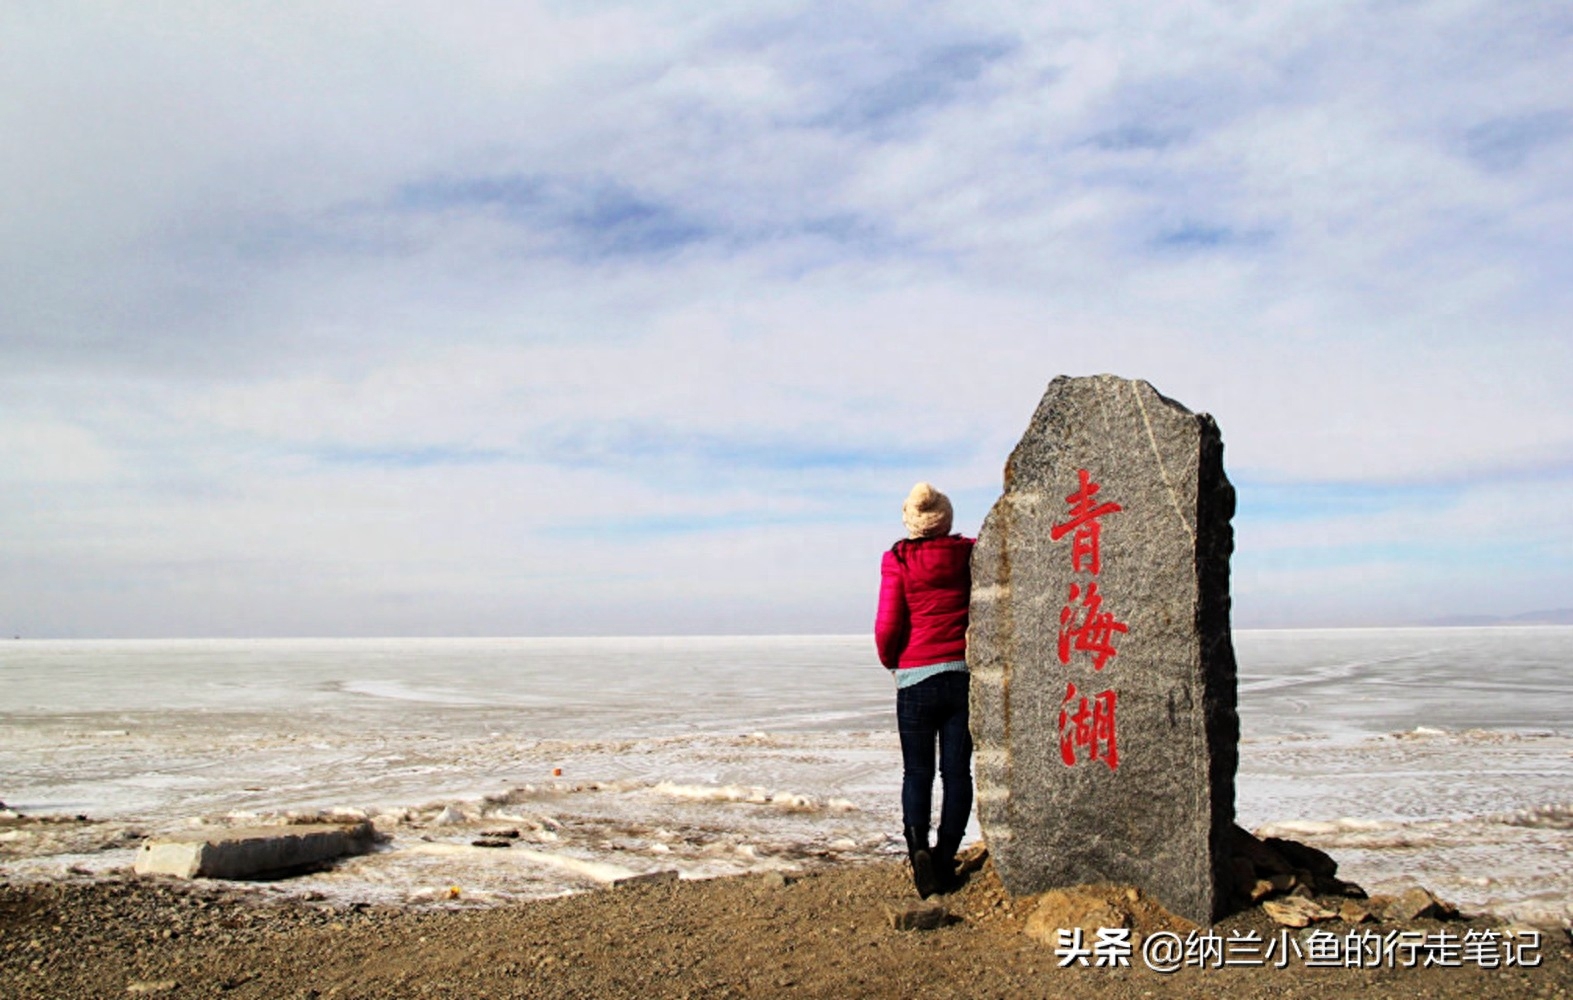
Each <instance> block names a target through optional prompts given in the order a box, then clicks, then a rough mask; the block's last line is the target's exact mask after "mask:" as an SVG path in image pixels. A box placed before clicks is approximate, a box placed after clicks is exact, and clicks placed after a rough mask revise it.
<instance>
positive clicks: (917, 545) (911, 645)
mask: <svg viewBox="0 0 1573 1000" xmlns="http://www.w3.org/2000/svg"><path fill="white" fill-rule="evenodd" d="M972 543H973V540H972V539H970V538H964V537H962V536H961V535H949V536H946V537H943V538H923V539H915V540H911V539H903V540H902V541H899V542H897V543H896V545H895V547H894V548H892V549H891V550H890V551H888V552H886V553H885V558H884V561H883V562H882V563H881V564H880V567H879V574H880V580H879V615H878V617H876V618H875V619H874V644H875V645H876V646H878V647H879V662H881V663H883V664H884V665H885V666H887V667H890V668H892V669H894V668H897V667H926V666H928V665H929V664H931V663H945V662H946V661H949V660H961V659H965V658H966V655H967V604H968V602H969V601H970V600H971V599H972Z"/></svg>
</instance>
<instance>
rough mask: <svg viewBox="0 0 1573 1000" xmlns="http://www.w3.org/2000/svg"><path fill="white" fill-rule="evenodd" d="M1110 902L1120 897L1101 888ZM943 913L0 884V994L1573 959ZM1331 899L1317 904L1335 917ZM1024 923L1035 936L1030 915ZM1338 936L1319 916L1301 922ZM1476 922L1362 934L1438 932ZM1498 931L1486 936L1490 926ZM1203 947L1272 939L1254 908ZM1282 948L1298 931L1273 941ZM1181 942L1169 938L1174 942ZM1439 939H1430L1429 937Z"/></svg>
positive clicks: (886, 877)
mask: <svg viewBox="0 0 1573 1000" xmlns="http://www.w3.org/2000/svg"><path fill="white" fill-rule="evenodd" d="M1104 892H1105V893H1106V894H1112V895H1110V897H1109V898H1111V899H1116V900H1118V898H1119V894H1121V893H1124V892H1125V890H1122V889H1118V888H1110V889H1107V890H1104ZM940 901H941V902H942V903H944V905H945V907H946V909H947V912H948V918H947V920H946V922H945V923H944V924H943V925H942V926H939V927H937V928H934V929H931V930H898V929H896V928H895V927H894V926H892V920H891V916H890V910H891V908H892V907H896V908H900V907H902V906H904V905H906V904H909V903H913V902H916V897H915V896H914V895H913V893H912V890H911V887H910V883H909V881H908V875H907V872H906V868H905V866H904V865H901V864H895V863H888V864H876V865H866V866H858V867H847V868H841V869H833V870H829V871H823V872H818V873H815V874H811V875H805V876H803V877H801V878H796V879H791V878H783V877H782V876H780V875H765V876H748V877H739V878H731V879H716V880H712V881H705V882H698V881H694V882H686V881H685V882H667V883H653V884H643V885H631V886H623V887H619V888H609V889H602V890H597V891H592V892H586V893H583V894H580V895H576V896H567V897H561V898H556V899H549V900H540V901H535V902H530V903H523V904H516V905H507V906H497V907H491V908H485V909H481V908H466V907H464V906H463V905H462V904H463V901H462V899H461V900H459V901H457V902H456V903H454V904H453V906H452V908H450V909H427V910H412V909H408V908H396V907H364V906H362V907H351V908H347V909H345V908H332V907H329V906H327V905H326V904H324V903H321V902H316V903H312V902H301V901H292V902H283V903H279V902H272V901H268V900H267V899H266V894H262V893H257V892H255V891H251V890H248V889H246V888H244V887H237V886H233V885H227V884H225V883H219V882H208V881H197V882H192V883H179V882H174V881H164V880H147V879H138V878H135V877H134V876H131V875H129V874H127V875H125V876H123V877H114V878H110V879H107V880H106V879H82V880H77V881H57V882H48V883H37V884H28V885H21V884H8V883H5V882H0V997H7V998H22V997H93V998H100V997H126V996H169V997H237V998H239V997H255V998H291V997H336V998H351V997H463V998H488V997H489V998H497V997H641V998H645V997H836V998H845V997H945V998H954V997H979V998H986V997H1000V998H1007V997H1008V998H1011V1000H1020V998H1030V997H1075V998H1078V1000H1082V998H1100V997H1110V998H1120V1000H1135V998H1146V997H1217V996H1229V997H1240V998H1258V997H1259V998H1268V997H1272V998H1281V997H1309V998H1329V1000H1330V998H1335V997H1336V998H1344V997H1361V996H1371V997H1472V998H1473V997H1484V998H1498V997H1500V998H1507V997H1552V998H1556V997H1568V996H1569V994H1570V992H1573V947H1570V941H1569V938H1568V936H1567V934H1566V933H1565V932H1564V931H1561V930H1547V931H1546V932H1545V933H1544V934H1543V936H1542V939H1541V945H1540V947H1539V949H1538V951H1537V952H1535V957H1538V960H1539V962H1540V964H1539V965H1538V966H1537V967H1527V968H1526V967H1521V966H1514V967H1512V968H1495V969H1488V968H1481V967H1480V966H1479V965H1478V964H1465V965H1464V966H1463V967H1449V966H1446V965H1432V966H1430V967H1416V968H1402V967H1398V968H1387V967H1383V968H1374V969H1373V968H1357V969H1344V968H1310V967H1307V966H1306V965H1305V963H1304V961H1303V960H1300V959H1291V960H1290V961H1289V962H1288V964H1287V965H1286V966H1285V967H1283V968H1278V967H1275V966H1276V965H1277V964H1278V963H1277V961H1276V960H1271V961H1266V962H1263V963H1262V964H1259V965H1257V964H1247V965H1241V966H1234V967H1224V968H1181V969H1180V970H1179V971H1177V972H1175V973H1173V974H1160V973H1158V972H1154V971H1152V970H1151V969H1149V968H1148V967H1147V965H1146V964H1145V963H1144V960H1143V957H1142V954H1141V945H1140V943H1139V942H1140V940H1141V938H1142V936H1143V935H1144V934H1146V933H1151V932H1154V931H1156V930H1161V929H1163V928H1164V927H1172V928H1173V929H1175V931H1176V933H1177V934H1178V933H1179V931H1180V930H1182V929H1183V927H1184V925H1183V922H1178V921H1174V922H1165V920H1164V917H1166V914H1163V913H1162V912H1161V911H1158V910H1156V908H1155V907H1151V906H1149V905H1148V904H1147V903H1146V901H1145V900H1144V901H1143V903H1142V905H1141V906H1138V907H1135V908H1134V910H1135V912H1136V916H1135V918H1134V922H1135V924H1136V926H1135V932H1136V937H1137V940H1138V944H1137V945H1136V948H1135V950H1134V952H1133V955H1132V958H1131V965H1130V966H1129V967H1114V968H1099V967H1096V966H1093V965H1089V966H1087V967H1082V966H1080V965H1073V966H1071V967H1068V968H1061V967H1060V964H1059V959H1058V957H1057V956H1056V954H1055V948H1054V947H1053V946H1052V945H1051V944H1045V943H1040V942H1039V941H1038V940H1035V939H1034V938H1032V937H1030V936H1029V935H1027V934H1026V933H1024V927H1025V926H1026V924H1027V922H1028V917H1029V916H1030V912H1029V911H1030V909H1031V906H1032V903H1031V902H1030V901H1026V900H1018V901H1014V902H1013V901H1012V900H1010V899H1009V898H1008V897H1006V895H1005V894H1004V892H1003V891H1002V890H1001V887H1000V885H999V882H998V880H997V879H996V878H995V877H994V875H993V873H992V871H991V870H990V869H989V868H988V866H987V865H985V866H984V867H983V868H982V869H981V870H980V871H978V872H976V873H975V874H974V875H973V876H972V878H971V880H970V882H969V883H968V884H967V885H966V886H965V887H964V888H962V889H961V890H960V891H958V892H956V893H954V894H952V895H950V896H948V897H941V898H940ZM1334 905H1336V901H1335V902H1334ZM1039 923H1040V924H1042V923H1043V920H1042V918H1040V920H1039ZM1316 926H1317V927H1319V928H1323V929H1326V930H1331V931H1332V932H1334V933H1336V934H1338V935H1340V936H1342V935H1345V934H1347V933H1348V932H1349V930H1350V929H1351V928H1350V927H1349V926H1348V925H1344V924H1341V923H1339V922H1336V921H1332V922H1328V923H1324V924H1318V925H1316ZM1490 926H1491V925H1489V924H1487V923H1483V922H1465V921H1451V922H1448V923H1446V924H1442V923H1438V922H1436V921H1430V920H1420V921H1415V922H1412V923H1410V924H1407V925H1402V926H1400V925H1395V924H1392V923H1382V924H1376V925H1372V924H1364V925H1361V927H1362V928H1364V929H1369V930H1373V931H1374V932H1375V933H1377V934H1378V935H1381V934H1387V933H1389V932H1393V931H1397V930H1411V931H1419V932H1423V933H1426V934H1439V933H1441V932H1442V931H1447V932H1450V933H1451V934H1452V935H1454V938H1453V940H1457V937H1458V936H1461V935H1462V934H1464V933H1465V932H1466V931H1467V930H1469V929H1471V928H1473V929H1475V930H1477V931H1484V930H1486V929H1487V928H1489V927H1490ZM1494 929H1495V930H1498V931H1500V930H1501V928H1494ZM1214 931H1215V932H1216V933H1217V934H1219V935H1220V936H1226V935H1229V934H1231V933H1233V934H1236V935H1237V936H1238V935H1244V936H1249V935H1251V934H1253V933H1254V934H1255V935H1257V936H1258V937H1259V938H1260V939H1261V940H1262V941H1264V942H1265V941H1268V940H1278V939H1279V935H1280V933H1281V932H1280V929H1279V928H1278V927H1277V926H1275V925H1273V924H1272V923H1271V922H1270V921H1268V920H1267V918H1266V916H1265V914H1264V913H1263V912H1262V911H1261V910H1260V909H1251V910H1246V911H1244V912H1242V913H1239V914H1236V915H1235V916H1233V917H1230V918H1229V919H1228V920H1226V921H1224V922H1222V923H1221V924H1219V925H1218V926H1217V927H1215V928H1214ZM1287 933H1288V934H1289V935H1290V936H1291V937H1292V936H1294V935H1296V934H1301V935H1303V934H1304V933H1306V932H1294V931H1290V932H1287ZM1180 936H1181V937H1183V934H1180ZM1443 937H1446V935H1443Z"/></svg>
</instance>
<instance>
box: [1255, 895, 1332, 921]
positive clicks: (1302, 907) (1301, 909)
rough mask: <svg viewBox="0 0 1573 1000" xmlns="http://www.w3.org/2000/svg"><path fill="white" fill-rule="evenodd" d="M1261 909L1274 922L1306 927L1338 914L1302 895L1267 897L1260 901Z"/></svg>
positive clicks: (1330, 918)
mask: <svg viewBox="0 0 1573 1000" xmlns="http://www.w3.org/2000/svg"><path fill="white" fill-rule="evenodd" d="M1262 910H1263V912H1265V913H1266V914H1267V915H1268V916H1269V917H1271V918H1272V919H1273V922H1274V923H1278V924H1282V925H1283V926H1285V927H1307V926H1309V925H1311V924H1312V923H1315V922H1316V921H1319V920H1332V919H1334V918H1335V917H1337V916H1338V914H1336V913H1334V912H1333V911H1332V910H1329V909H1327V908H1325V907H1323V906H1321V905H1320V904H1318V903H1317V902H1316V901H1315V900H1312V899H1306V898H1305V897H1304V896H1286V897H1284V898H1283V899H1269V900H1266V901H1265V902H1263V903H1262Z"/></svg>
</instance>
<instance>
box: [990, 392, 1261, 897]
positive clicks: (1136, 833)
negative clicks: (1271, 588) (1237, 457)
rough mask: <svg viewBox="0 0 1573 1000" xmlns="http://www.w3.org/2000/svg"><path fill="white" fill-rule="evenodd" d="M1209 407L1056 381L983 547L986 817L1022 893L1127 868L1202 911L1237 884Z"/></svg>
mask: <svg viewBox="0 0 1573 1000" xmlns="http://www.w3.org/2000/svg"><path fill="white" fill-rule="evenodd" d="M1222 450H1223V446H1222V443H1221V441H1220V438H1219V435H1218V429H1217V427H1216V425H1215V424H1214V423H1213V421H1212V418H1210V417H1208V416H1206V415H1205V414H1195V413H1192V412H1190V411H1189V410H1187V409H1185V407H1183V406H1181V405H1180V404H1178V403H1176V402H1174V401H1172V400H1169V399H1165V398H1164V397H1162V396H1160V395H1159V394H1158V393H1157V392H1156V391H1155V390H1154V389H1153V388H1152V386H1150V385H1148V384H1147V383H1145V382H1136V381H1128V380H1125V379H1120V378H1115V377H1113V376H1108V375H1101V376H1096V377H1092V378H1058V379H1055V380H1054V382H1053V383H1051V384H1050V386H1049V388H1048V391H1047V392H1046V393H1045V394H1044V397H1043V400H1042V402H1041V403H1040V404H1039V406H1038V409H1037V412H1036V413H1035V414H1034V415H1033V418H1032V421H1031V423H1030V425H1029V426H1028V429H1027V432H1026V434H1025V435H1023V437H1022V439H1021V441H1020V443H1019V444H1018V445H1017V446H1016V449H1015V451H1014V452H1012V454H1011V456H1010V460H1009V462H1008V463H1007V465H1006V468H1005V489H1004V493H1003V495H1002V496H1001V497H1000V499H999V501H998V502H997V503H995V505H994V507H993V509H992V510H991V511H990V512H989V515H988V518H987V520H986V521H985V522H984V525H983V530H982V531H981V532H980V535H979V538H978V544H977V547H976V549H975V550H974V553H973V559H972V579H973V595H972V607H971V626H970V629H969V632H968V641H967V660H968V664H969V667H970V669H971V672H972V730H973V740H974V743H975V745H976V748H977V750H976V757H975V762H976V770H977V784H978V793H977V802H978V818H979V822H980V825H981V826H982V829H983V833H984V837H985V839H986V840H987V842H988V847H989V854H990V856H991V857H992V858H993V860H994V863H995V866H996V868H997V869H998V871H999V874H1000V878H1001V880H1002V881H1003V882H1004V884H1005V888H1006V889H1007V890H1008V891H1009V892H1010V893H1011V894H1012V895H1016V896H1021V895H1032V894H1035V893H1039V892H1042V891H1044V890H1046V889H1051V888H1058V887H1065V886H1073V885H1079V884H1086V883H1097V882H1119V883H1125V884H1131V885H1135V886H1138V887H1140V888H1142V889H1143V890H1145V891H1147V892H1150V893H1152V894H1153V895H1154V896H1155V897H1157V899H1158V900H1159V901H1160V902H1161V903H1163V905H1164V906H1166V907H1167V908H1168V909H1169V910H1171V911H1173V912H1174V913H1176V914H1179V915H1181V916H1183V917H1186V918H1188V919H1190V920H1192V921H1195V922H1197V923H1208V922H1210V921H1211V920H1213V919H1214V918H1215V917H1217V916H1220V915H1221V914H1222V913H1223V911H1224V910H1225V909H1226V907H1227V904H1228V901H1229V897H1230V893H1229V887H1230V886H1231V883H1232V882H1233V881H1234V879H1233V871H1232V852H1231V850H1230V844H1229V833H1230V830H1231V827H1232V824H1233V819H1234V773H1235V766H1236V762H1237V744H1238V740H1239V723H1238V719H1237V717H1236V714H1235V665H1234V654H1233V647H1232V644H1231V642H1230V637H1229V596H1228V574H1229V554H1230V552H1231V551H1232V548H1233V535H1232V531H1231V528H1230V526H1229V519H1230V517H1231V516H1232V514H1233V510H1234V491H1233V488H1232V487H1231V486H1230V485H1229V482H1228V480H1227V478H1225V476H1224V472H1223V460H1222Z"/></svg>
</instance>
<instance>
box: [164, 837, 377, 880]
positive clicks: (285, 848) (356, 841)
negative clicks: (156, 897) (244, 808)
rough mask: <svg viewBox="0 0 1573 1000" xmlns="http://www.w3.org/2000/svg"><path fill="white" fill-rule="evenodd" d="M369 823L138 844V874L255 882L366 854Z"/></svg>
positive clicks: (168, 838)
mask: <svg viewBox="0 0 1573 1000" xmlns="http://www.w3.org/2000/svg"><path fill="white" fill-rule="evenodd" d="M372 836H373V831H372V829H371V825H370V824H368V823H361V824H352V825H340V824H336V823H318V824H309V825H299V826H263V827H221V828H218V829H211V830H192V831H189V832H185V833H175V834H169V835H166V836H160V837H150V838H148V839H147V840H146V841H143V843H142V848H141V850H139V851H138V852H137V858H136V862H135V864H134V868H135V871H136V873H137V874H138V875H173V876H175V877H177V878H254V877H257V876H264V875H272V874H276V873H280V872H287V871H289V870H290V869H294V868H302V867H305V866H307V865H313V864H318V863H320V862H323V861H330V860H332V859H333V858H337V857H340V856H342V855H345V854H364V853H365V852H367V851H369V850H371V845H372Z"/></svg>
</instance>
